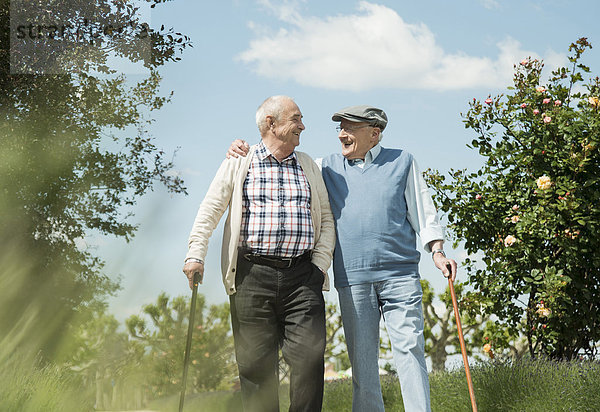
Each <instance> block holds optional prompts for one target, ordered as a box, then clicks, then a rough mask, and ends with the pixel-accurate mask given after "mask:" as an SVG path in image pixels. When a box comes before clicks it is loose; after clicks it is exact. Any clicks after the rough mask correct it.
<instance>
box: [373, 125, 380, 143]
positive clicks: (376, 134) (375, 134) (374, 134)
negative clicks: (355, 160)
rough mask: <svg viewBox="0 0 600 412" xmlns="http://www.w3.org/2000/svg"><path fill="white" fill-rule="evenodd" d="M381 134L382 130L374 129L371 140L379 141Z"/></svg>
mask: <svg viewBox="0 0 600 412" xmlns="http://www.w3.org/2000/svg"><path fill="white" fill-rule="evenodd" d="M380 134H381V129H380V128H379V127H374V128H373V133H372V134H371V140H373V141H379V135H380Z"/></svg>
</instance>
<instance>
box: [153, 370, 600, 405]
mask: <svg viewBox="0 0 600 412" xmlns="http://www.w3.org/2000/svg"><path fill="white" fill-rule="evenodd" d="M471 375H472V378H473V386H474V388H475V398H476V400H477V407H478V410H479V411H482V412H486V411H493V412H503V411H507V412H534V411H535V412H539V411H551V412H559V411H571V412H576V411H581V412H589V411H600V363H598V362H550V361H521V362H518V363H500V362H494V363H484V364H479V365H475V366H473V367H472V368H471ZM429 379H430V384H431V408H432V410H433V411H441V412H446V411H452V412H460V411H465V412H466V411H470V410H471V401H470V398H469V392H468V389H467V382H466V378H465V373H464V370H463V369H462V368H461V369H456V370H453V371H449V372H441V373H435V374H431V375H430V378H429ZM381 383H382V392H383V399H384V403H385V410H386V411H389V412H392V411H393V412H396V411H404V407H403V406H402V396H401V394H400V385H399V383H398V381H397V379H396V378H395V377H393V376H384V377H382V382H381ZM287 390H288V388H287V386H286V387H282V390H281V396H280V400H281V411H286V410H287V408H288V406H289V400H288V397H287V393H286V392H287ZM178 401H179V397H172V398H168V399H163V400H160V401H155V402H153V403H151V404H150V405H149V408H150V409H153V410H157V411H164V412H171V411H176V410H177V405H178ZM185 405H186V407H185V410H186V411H206V412H238V411H241V399H240V394H239V392H235V393H234V392H214V393H207V394H196V395H189V396H188V397H187V398H186V404H185ZM350 410H352V383H351V381H350V380H349V379H344V380H337V381H331V382H327V383H326V384H325V395H324V400H323V411H324V412H348V411H350Z"/></svg>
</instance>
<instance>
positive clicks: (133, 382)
mask: <svg viewBox="0 0 600 412" xmlns="http://www.w3.org/2000/svg"><path fill="white" fill-rule="evenodd" d="M74 325H75V326H74V327H75V328H76V330H75V331H72V333H71V335H72V336H73V337H74V338H73V339H72V340H69V341H68V342H67V343H66V344H64V345H62V346H61V352H62V357H61V359H60V360H61V361H62V363H64V364H65V365H66V366H68V367H69V368H70V370H71V371H72V372H73V374H74V376H75V377H76V378H77V379H78V380H79V381H80V383H81V387H83V388H94V399H95V401H94V403H93V404H94V405H95V408H96V409H102V410H104V409H116V408H117V409H127V408H133V409H139V408H141V407H142V406H143V404H144V401H145V399H146V397H147V395H148V392H149V390H148V389H149V386H148V385H147V383H146V377H147V375H148V373H147V372H148V371H149V370H150V365H148V363H147V362H146V359H145V348H144V346H143V345H142V344H140V343H139V342H137V341H134V340H132V339H130V338H129V336H128V334H127V333H126V332H121V331H119V322H118V321H117V320H116V319H115V317H114V316H112V315H109V314H107V313H106V312H105V311H103V310H99V311H96V312H95V313H94V314H93V316H92V317H91V318H89V319H88V320H86V321H84V322H81V323H75V324H74Z"/></svg>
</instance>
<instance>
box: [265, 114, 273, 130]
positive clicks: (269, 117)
mask: <svg viewBox="0 0 600 412" xmlns="http://www.w3.org/2000/svg"><path fill="white" fill-rule="evenodd" d="M265 120H266V121H267V126H268V128H269V129H270V128H271V127H273V125H274V124H275V116H272V115H270V114H268V115H266V116H265Z"/></svg>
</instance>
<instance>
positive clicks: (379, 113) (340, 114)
mask: <svg viewBox="0 0 600 412" xmlns="http://www.w3.org/2000/svg"><path fill="white" fill-rule="evenodd" d="M342 119H346V120H349V121H351V122H366V123H369V124H371V125H373V126H376V127H379V128H380V129H381V130H383V129H385V126H386V125H387V122H388V118H387V115H386V114H385V112H384V111H383V110H381V109H378V108H376V107H372V106H367V105H364V104H363V105H360V106H350V107H345V108H343V109H342V110H339V111H337V112H336V113H334V114H333V116H332V117H331V120H333V121H334V122H340V121H341V120H342Z"/></svg>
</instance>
